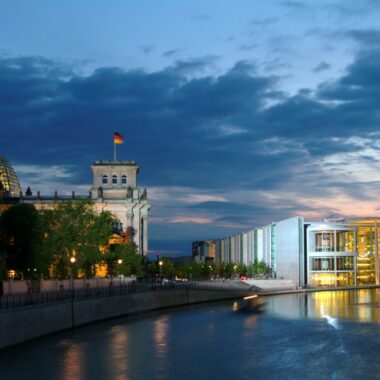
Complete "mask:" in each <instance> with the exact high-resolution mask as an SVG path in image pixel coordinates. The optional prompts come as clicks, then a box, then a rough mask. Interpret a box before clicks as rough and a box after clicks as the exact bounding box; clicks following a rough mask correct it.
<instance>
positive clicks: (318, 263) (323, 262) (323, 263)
mask: <svg viewBox="0 0 380 380" xmlns="http://www.w3.org/2000/svg"><path fill="white" fill-rule="evenodd" d="M311 270H312V271H331V270H334V259H333V258H312V259H311Z"/></svg>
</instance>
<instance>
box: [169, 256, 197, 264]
mask: <svg viewBox="0 0 380 380" xmlns="http://www.w3.org/2000/svg"><path fill="white" fill-rule="evenodd" d="M172 261H173V263H175V264H185V265H190V264H193V263H194V257H193V256H178V257H172Z"/></svg>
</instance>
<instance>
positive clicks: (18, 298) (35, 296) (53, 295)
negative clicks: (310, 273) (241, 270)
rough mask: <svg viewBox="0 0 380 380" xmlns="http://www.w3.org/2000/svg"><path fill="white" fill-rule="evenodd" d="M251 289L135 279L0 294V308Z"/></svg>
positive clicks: (233, 284)
mask: <svg viewBox="0 0 380 380" xmlns="http://www.w3.org/2000/svg"><path fill="white" fill-rule="evenodd" d="M251 288H252V287H251V286H250V285H248V284H245V283H243V282H242V281H238V280H236V281H234V280H225V281H223V280H220V281H191V282H170V283H162V284H161V283H153V284H150V283H149V284H148V283H138V282H137V283H131V284H127V285H120V286H119V285H113V286H109V287H106V288H104V287H102V288H87V289H71V290H70V289H65V290H59V291H50V292H35V293H33V292H31V293H27V294H12V295H3V296H1V297H0V310H6V309H13V308H18V307H26V306H32V305H42V304H51V303H60V302H76V301H81V300H88V299H93V298H101V297H113V296H122V295H128V294H138V293H146V292H152V291H155V292H159V291H165V290H170V289H185V290H186V289H191V290H211V291H212V290H215V291H222V292H228V291H236V290H249V289H251Z"/></svg>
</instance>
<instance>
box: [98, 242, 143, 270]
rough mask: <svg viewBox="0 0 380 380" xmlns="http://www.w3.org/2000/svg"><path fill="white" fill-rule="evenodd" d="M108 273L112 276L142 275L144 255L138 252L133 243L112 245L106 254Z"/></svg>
mask: <svg viewBox="0 0 380 380" xmlns="http://www.w3.org/2000/svg"><path fill="white" fill-rule="evenodd" d="M105 262H106V264H107V273H108V275H110V276H112V277H113V276H116V275H118V274H123V275H125V276H130V275H132V274H133V275H136V276H138V277H140V276H142V275H143V273H144V266H143V256H142V255H140V254H138V253H137V251H136V247H135V246H134V245H133V244H119V245H115V246H112V247H111V248H110V249H109V251H108V252H106V254H105Z"/></svg>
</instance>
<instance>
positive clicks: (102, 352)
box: [0, 290, 380, 380]
mask: <svg viewBox="0 0 380 380" xmlns="http://www.w3.org/2000/svg"><path fill="white" fill-rule="evenodd" d="M263 300H264V303H265V304H264V305H263V307H262V308H260V309H257V308H256V307H253V308H247V307H245V306H246V305H245V304H244V303H243V302H233V301H231V302H223V303H212V304H207V305H202V306H191V307H186V308H185V307H184V308H176V309H171V310H165V311H161V312H155V313H148V314H146V315H145V316H138V317H129V318H121V319H117V320H113V321H110V322H105V323H98V324H95V325H91V326H88V327H83V328H79V329H77V330H75V331H74V332H65V333H59V334H54V335H51V336H49V337H45V338H42V339H38V340H34V341H31V342H29V343H25V344H23V345H20V346H16V347H13V348H10V349H7V350H3V351H1V352H0V379H22V380H25V379H26V380H27V379H65V380H66V379H70V380H71V379H118V380H121V379H130V380H139V379H144V380H147V379H149V380H150V379H152V380H155V379H173V380H177V379H178V380H182V379H184V380H185V379H192V380H198V379H218V380H224V379H251V380H252V379H334V380H335V379H380V290H359V291H336V292H318V293H308V294H293V295H281V296H272V297H266V298H265V299H264V298H263Z"/></svg>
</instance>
